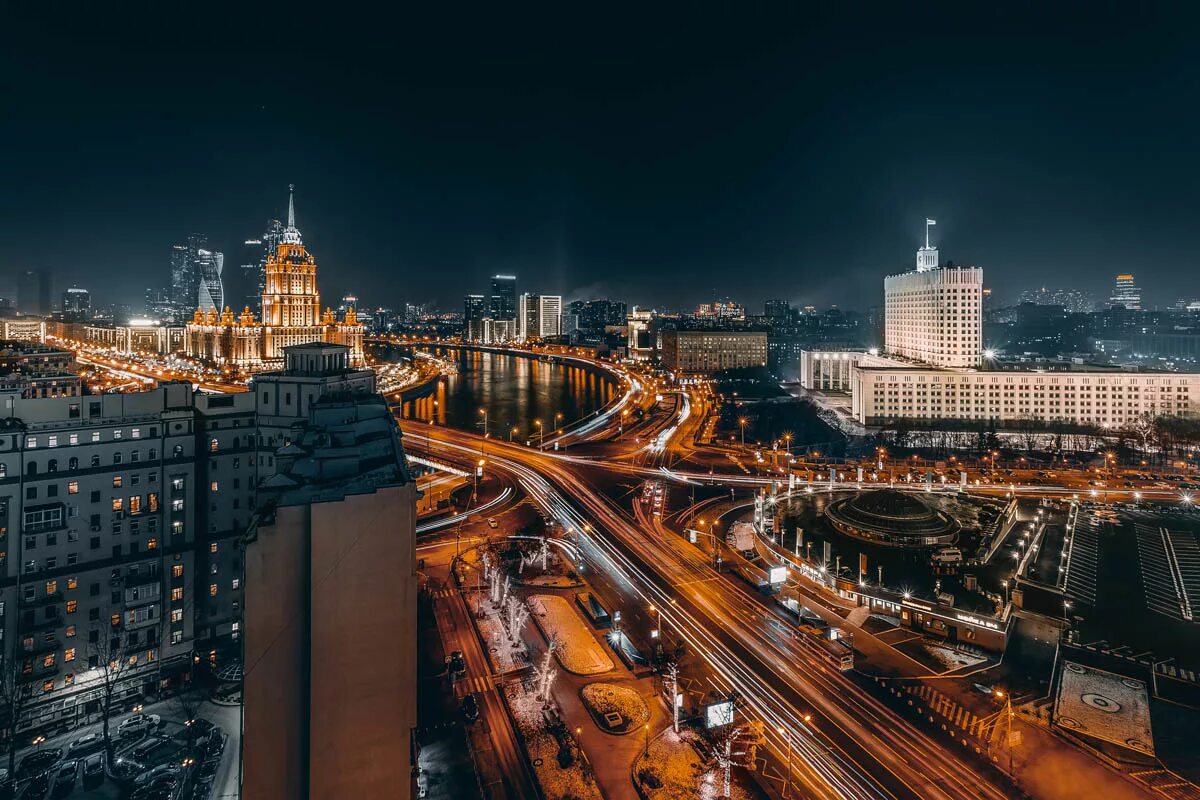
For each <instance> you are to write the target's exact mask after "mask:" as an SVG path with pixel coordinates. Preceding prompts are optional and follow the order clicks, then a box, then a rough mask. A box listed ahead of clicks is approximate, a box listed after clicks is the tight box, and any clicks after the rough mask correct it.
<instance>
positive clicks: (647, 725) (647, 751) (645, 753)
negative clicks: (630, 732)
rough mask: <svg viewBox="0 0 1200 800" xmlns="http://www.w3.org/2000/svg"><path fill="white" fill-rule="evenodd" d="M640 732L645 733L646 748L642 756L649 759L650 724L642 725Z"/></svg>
mask: <svg viewBox="0 0 1200 800" xmlns="http://www.w3.org/2000/svg"><path fill="white" fill-rule="evenodd" d="M673 699H674V698H672V700H673ZM642 730H643V731H645V732H646V746H645V748H644V749H643V750H642V756H643V757H644V758H649V757H650V723H646V724H645V725H643V726H642Z"/></svg>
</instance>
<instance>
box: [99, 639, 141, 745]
mask: <svg viewBox="0 0 1200 800" xmlns="http://www.w3.org/2000/svg"><path fill="white" fill-rule="evenodd" d="M93 631H95V633H96V634H97V635H96V637H95V639H96V641H94V642H89V643H88V666H89V668H90V669H89V671H90V672H91V673H92V675H91V676H90V677H91V678H92V679H93V680H94V681H95V682H96V689H97V691H99V693H100V711H101V714H102V715H103V733H104V749H105V752H106V754H107V756H108V761H109V763H112V760H113V750H114V748H113V741H112V732H111V731H110V729H109V723H110V721H111V720H112V715H113V704H114V703H115V702H116V698H117V689H118V688H119V687H120V686H121V684H123V683H124V682H125V680H126V678H127V677H128V676H129V674H130V673H131V672H133V670H134V666H135V665H134V664H133V663H131V659H132V653H130V648H129V647H128V646H127V643H128V637H127V635H126V633H125V631H124V628H123V626H121V625H120V624H118V625H115V626H113V627H112V629H111V630H103V629H102V628H94V629H93ZM105 634H107V635H105Z"/></svg>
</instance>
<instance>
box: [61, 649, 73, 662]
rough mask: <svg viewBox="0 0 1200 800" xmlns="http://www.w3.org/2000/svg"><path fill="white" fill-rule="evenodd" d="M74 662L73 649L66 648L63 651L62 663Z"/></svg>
mask: <svg viewBox="0 0 1200 800" xmlns="http://www.w3.org/2000/svg"><path fill="white" fill-rule="evenodd" d="M74 660H75V648H74V647H68V648H67V649H66V650H64V651H63V661H74Z"/></svg>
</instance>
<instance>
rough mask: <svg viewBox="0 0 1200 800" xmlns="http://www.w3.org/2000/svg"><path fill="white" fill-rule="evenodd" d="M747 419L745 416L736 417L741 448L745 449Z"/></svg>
mask: <svg viewBox="0 0 1200 800" xmlns="http://www.w3.org/2000/svg"><path fill="white" fill-rule="evenodd" d="M748 421H749V420H747V419H746V418H745V417H738V427H739V428H741V430H742V449H743V450H745V449H746V423H747V422H748Z"/></svg>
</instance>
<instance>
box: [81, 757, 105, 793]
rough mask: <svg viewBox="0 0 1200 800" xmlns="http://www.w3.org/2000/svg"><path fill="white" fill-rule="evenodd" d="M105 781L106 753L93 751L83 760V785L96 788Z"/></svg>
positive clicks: (86, 787)
mask: <svg viewBox="0 0 1200 800" xmlns="http://www.w3.org/2000/svg"><path fill="white" fill-rule="evenodd" d="M102 783H104V753H92V754H91V755H90V756H88V757H87V758H85V759H84V761H83V787H84V788H85V789H94V788H95V787H97V786H99V785H100V784H102Z"/></svg>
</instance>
